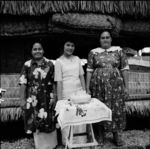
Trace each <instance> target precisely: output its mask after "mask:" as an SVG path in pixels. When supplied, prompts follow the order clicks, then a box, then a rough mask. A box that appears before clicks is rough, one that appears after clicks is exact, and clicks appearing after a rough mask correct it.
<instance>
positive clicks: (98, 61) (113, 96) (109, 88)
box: [87, 47, 129, 131]
mask: <svg viewBox="0 0 150 149" xmlns="http://www.w3.org/2000/svg"><path fill="white" fill-rule="evenodd" d="M128 69H129V65H128V61H127V57H126V55H125V54H124V53H123V51H122V49H121V48H120V47H110V48H109V49H107V50H105V49H102V48H96V49H93V50H91V51H90V52H89V55H88V64H87V71H89V72H92V77H91V81H90V90H91V94H92V97H95V98H98V99H99V100H100V101H102V102H104V103H105V104H106V105H107V106H108V107H109V108H110V109H111V110H112V122H107V123H105V125H104V127H105V129H106V130H108V131H109V130H110V131H116V130H123V129H124V128H125V124H126V123H125V122H126V119H125V99H126V98H127V97H128V95H127V94H126V93H125V92H124V80H123V77H122V75H121V71H124V70H128Z"/></svg>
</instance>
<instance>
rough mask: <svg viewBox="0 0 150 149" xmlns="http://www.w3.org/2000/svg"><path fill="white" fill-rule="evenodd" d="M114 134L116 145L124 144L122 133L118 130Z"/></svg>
mask: <svg viewBox="0 0 150 149" xmlns="http://www.w3.org/2000/svg"><path fill="white" fill-rule="evenodd" d="M113 136H114V144H115V145H116V146H123V145H124V144H125V142H124V141H123V140H122V139H121V138H122V137H121V135H120V134H119V133H118V132H115V133H113Z"/></svg>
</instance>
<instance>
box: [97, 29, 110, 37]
mask: <svg viewBox="0 0 150 149" xmlns="http://www.w3.org/2000/svg"><path fill="white" fill-rule="evenodd" d="M104 32H108V33H109V34H110V37H111V38H112V32H111V30H110V29H103V30H101V31H100V33H99V37H101V35H102V33H104Z"/></svg>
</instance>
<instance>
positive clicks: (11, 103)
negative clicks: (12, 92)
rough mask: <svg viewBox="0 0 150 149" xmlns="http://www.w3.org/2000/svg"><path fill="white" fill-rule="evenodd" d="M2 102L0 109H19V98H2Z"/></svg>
mask: <svg viewBox="0 0 150 149" xmlns="http://www.w3.org/2000/svg"><path fill="white" fill-rule="evenodd" d="M3 99H4V101H3V102H1V105H0V107H2V108H8V107H19V106H20V105H21V100H20V98H3Z"/></svg>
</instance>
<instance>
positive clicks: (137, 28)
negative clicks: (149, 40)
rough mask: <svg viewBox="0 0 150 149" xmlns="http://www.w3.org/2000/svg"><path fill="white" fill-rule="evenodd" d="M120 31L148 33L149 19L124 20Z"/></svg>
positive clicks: (149, 28)
mask: <svg viewBox="0 0 150 149" xmlns="http://www.w3.org/2000/svg"><path fill="white" fill-rule="evenodd" d="M122 24H123V26H122V29H121V30H122V31H124V32H132V33H138V32H139V33H140V32H141V33H150V21H144V20H143V21H139V20H137V21H136V20H135V21H124V22H123V23H122Z"/></svg>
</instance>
